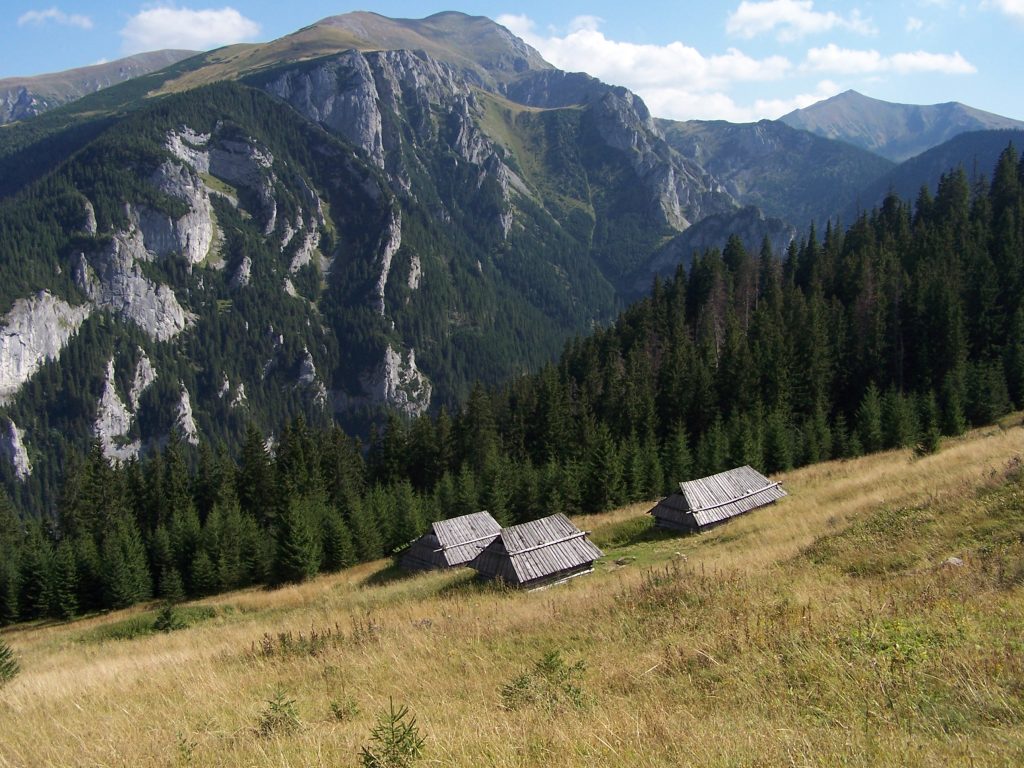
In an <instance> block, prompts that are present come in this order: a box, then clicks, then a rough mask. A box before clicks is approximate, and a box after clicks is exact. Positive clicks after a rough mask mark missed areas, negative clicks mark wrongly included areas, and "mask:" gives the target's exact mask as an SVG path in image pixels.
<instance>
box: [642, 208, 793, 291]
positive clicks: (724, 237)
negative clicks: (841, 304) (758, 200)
mask: <svg viewBox="0 0 1024 768" xmlns="http://www.w3.org/2000/svg"><path fill="white" fill-rule="evenodd" d="M732 235H736V236H737V237H739V239H740V241H741V242H742V243H743V247H744V248H746V249H747V250H748V251H749V252H751V253H755V254H756V253H758V252H759V251H760V249H761V244H762V243H763V242H764V239H765V238H768V241H769V243H771V246H772V250H773V251H774V252H775V253H776V254H782V253H785V251H786V248H787V247H788V246H789V243H790V241H791V240H792V239H793V238H794V237H796V228H795V227H793V226H792V225H791V224H787V223H786V222H784V221H781V220H780V219H773V218H768V217H765V215H764V214H763V213H761V211H759V210H758V209H757V208H753V207H748V208H742V209H740V210H739V211H737V212H735V213H731V214H717V215H714V216H708V217H707V218H705V219H702V220H701V221H700V222H698V223H697V224H695V225H694V226H692V227H690V228H689V229H687V230H686V231H685V232H683V233H682V234H681V235H679V236H678V237H675V238H673V239H672V240H671V241H669V242H668V243H667V244H666V245H665V246H664V247H663V248H662V249H661V250H660V251H659V252H658V253H657V254H656V255H655V257H654V258H653V259H652V260H651V261H650V263H649V264H648V265H647V266H646V267H645V269H644V270H643V271H641V272H639V273H637V274H636V275H635V277H634V280H633V291H634V294H635V295H636V296H642V295H643V294H644V293H645V292H647V291H648V290H650V287H651V279H652V278H653V277H654V276H655V275H661V276H663V277H665V276H668V275H671V274H672V273H673V272H675V270H676V267H677V266H678V265H679V264H683V265H685V266H689V264H690V262H691V261H692V260H693V255H694V254H695V253H696V254H701V253H704V252H705V251H707V250H709V249H712V248H717V249H719V250H721V249H722V248H724V247H725V244H726V243H727V242H728V240H729V238H730V237H731V236H732Z"/></svg>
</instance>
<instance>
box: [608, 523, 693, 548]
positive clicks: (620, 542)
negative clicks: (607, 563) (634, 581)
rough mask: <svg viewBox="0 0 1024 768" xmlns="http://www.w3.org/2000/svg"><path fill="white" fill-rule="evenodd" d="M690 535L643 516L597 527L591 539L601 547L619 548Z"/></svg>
mask: <svg viewBox="0 0 1024 768" xmlns="http://www.w3.org/2000/svg"><path fill="white" fill-rule="evenodd" d="M690 535H691V534H689V533H687V532H685V531H674V530H670V529H666V528H658V527H657V526H655V525H654V519H653V518H650V517H643V518H634V519H632V520H624V521H623V522H621V523H615V524H614V525H608V526H603V527H601V528H598V529H597V530H595V531H594V533H593V535H592V536H591V540H592V541H593V542H594V544H596V545H597V546H598V547H600V548H601V549H621V548H622V547H631V546H635V545H637V544H650V543H655V542H661V541H670V540H672V539H681V538H684V537H687V536H690Z"/></svg>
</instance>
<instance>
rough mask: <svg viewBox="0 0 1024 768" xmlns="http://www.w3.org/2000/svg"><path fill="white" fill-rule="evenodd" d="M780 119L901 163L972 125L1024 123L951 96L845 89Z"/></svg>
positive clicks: (992, 126)
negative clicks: (934, 99) (939, 98)
mask: <svg viewBox="0 0 1024 768" xmlns="http://www.w3.org/2000/svg"><path fill="white" fill-rule="evenodd" d="M779 121H780V122H782V123H785V124H786V125H789V126H791V127H793V128H800V129H803V130H808V131H810V132H812V133H816V134H818V135H819V136H824V137H826V138H832V139H839V140H842V141H846V142H848V143H850V144H853V145H855V146H858V147H861V148H863V149H867V150H869V151H872V152H874V153H876V154H879V155H881V156H882V157H885V158H888V159H889V160H894V161H897V162H901V161H903V160H908V159H909V158H911V157H913V156H914V155H918V154H920V153H921V152H924V151H925V150H928V149H931V148H932V147H935V146H937V145H939V144H942V143H944V142H946V141H948V140H949V139H951V138H953V137H954V136H956V135H958V134H960V133H964V132H966V131H970V130H985V129H995V128H1024V122H1021V121H1019V120H1013V119H1012V118H1008V117H1003V116H1002V115H996V114H994V113H991V112H985V111H984V110H980V109H976V108H974V107H970V106H967V105H966V104H961V103H960V102H956V101H950V102H944V103H942V104H928V105H918V104H898V103H894V102H888V101H882V100H880V99H874V98H871V97H870V96H865V95H864V94H862V93H859V92H857V91H855V90H852V89H850V90H847V91H844V92H843V93H840V94H837V95H835V96H832V97H831V98H828V99H825V100H823V101H819V102H817V103H816V104H812V105H811V106H809V107H804V108H802V109H796V110H793V111H792V112H790V113H788V114H786V115H783V116H782V117H781V118H779Z"/></svg>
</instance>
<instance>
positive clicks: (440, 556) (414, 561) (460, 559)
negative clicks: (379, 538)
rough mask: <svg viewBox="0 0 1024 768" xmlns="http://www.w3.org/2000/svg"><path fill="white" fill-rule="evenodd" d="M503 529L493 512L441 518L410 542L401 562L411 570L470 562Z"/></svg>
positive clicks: (450, 566) (446, 566)
mask: <svg viewBox="0 0 1024 768" xmlns="http://www.w3.org/2000/svg"><path fill="white" fill-rule="evenodd" d="M499 533H501V526H500V525H498V521H497V520H495V519H494V518H493V517H491V514H490V512H474V513H473V514H472V515H462V516H461V517H453V518H451V519H450V520H439V521H438V522H436V523H433V524H432V525H431V526H430V530H429V531H427V532H426V533H425V534H423V535H422V536H420V537H419V538H418V539H416V541H414V542H413V543H412V544H410V545H409V548H408V549H406V550H405V552H403V553H402V556H401V557H400V558H399V564H400V565H401V566H402V567H403V568H405V569H406V570H409V571H423V570H430V569H433V568H454V567H456V566H460V565H468V564H469V562H470V561H471V560H472V559H473V558H474V557H476V556H477V555H478V554H480V551H481V550H482V549H483V548H484V547H486V546H487V545H488V544H490V543H491V542H492V541H493V540H494V537H495V536H497V535H498V534H499Z"/></svg>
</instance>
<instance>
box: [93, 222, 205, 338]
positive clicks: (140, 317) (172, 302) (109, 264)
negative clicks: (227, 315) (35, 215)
mask: <svg viewBox="0 0 1024 768" xmlns="http://www.w3.org/2000/svg"><path fill="white" fill-rule="evenodd" d="M140 251H141V253H142V254H144V253H145V249H144V247H142V241H141V235H140V234H139V233H138V232H133V233H129V234H124V233H119V234H117V235H115V236H114V237H113V238H112V239H111V241H110V243H109V245H108V246H107V247H106V248H105V249H104V250H102V251H100V252H98V253H94V254H91V255H90V256H89V257H88V258H87V257H86V256H85V254H82V253H80V254H78V256H77V258H76V259H75V261H74V263H73V269H74V278H75V283H76V284H77V285H78V287H79V288H80V289H81V290H82V292H83V293H85V295H86V296H88V297H89V299H90V300H91V301H92V303H93V304H94V305H95V306H97V307H98V308H100V309H106V310H109V311H111V312H114V313H116V314H118V315H120V316H122V317H124V318H125V319H127V320H130V321H132V322H133V323H135V324H136V325H138V326H139V327H140V328H142V329H143V330H144V331H145V332H146V333H147V334H149V335H150V336H151V337H152V338H154V339H156V340H157V341H166V340H167V339H171V338H174V337H175V336H177V335H178V334H179V333H181V332H182V331H183V330H184V329H185V328H186V327H187V326H188V325H189V323H190V322H191V321H192V317H191V315H189V314H188V313H187V312H185V310H184V309H183V308H182V306H181V304H179V303H178V299H177V297H175V295H174V292H173V291H172V290H171V289H170V288H169V287H168V286H166V285H157V284H156V283H154V282H153V281H151V280H150V279H149V278H147V277H146V276H145V275H143V273H142V270H141V269H140V268H139V265H138V264H137V263H136V261H137V258H138V257H139V255H140Z"/></svg>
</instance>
